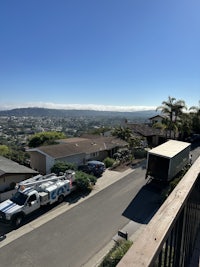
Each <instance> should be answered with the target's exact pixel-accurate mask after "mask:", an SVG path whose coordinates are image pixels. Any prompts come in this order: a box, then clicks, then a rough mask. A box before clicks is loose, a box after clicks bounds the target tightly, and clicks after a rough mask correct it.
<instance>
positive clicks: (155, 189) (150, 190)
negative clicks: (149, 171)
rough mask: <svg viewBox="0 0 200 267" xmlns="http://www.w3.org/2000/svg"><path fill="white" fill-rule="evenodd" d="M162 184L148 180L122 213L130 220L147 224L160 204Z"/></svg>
mask: <svg viewBox="0 0 200 267" xmlns="http://www.w3.org/2000/svg"><path fill="white" fill-rule="evenodd" d="M162 190H163V186H162V187H160V185H159V186H158V185H156V184H155V182H150V183H148V184H146V185H145V186H143V187H142V188H141V190H140V191H139V192H138V194H137V195H136V196H135V198H134V199H133V200H132V201H131V203H130V204H129V205H128V207H127V208H126V209H125V210H124V212H123V213H122V215H123V216H124V217H126V218H128V219H130V220H132V221H135V222H138V223H142V224H148V222H149V221H150V220H151V218H152V217H153V216H154V214H155V213H156V212H157V210H158V209H159V208H160V206H161V205H162V195H161V192H162Z"/></svg>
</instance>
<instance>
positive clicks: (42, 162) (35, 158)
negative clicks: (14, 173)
mask: <svg viewBox="0 0 200 267" xmlns="http://www.w3.org/2000/svg"><path fill="white" fill-rule="evenodd" d="M29 153H30V162H31V168H32V169H34V170H36V171H38V172H39V173H41V174H46V156H45V155H43V154H41V153H38V152H37V151H31V152H29Z"/></svg>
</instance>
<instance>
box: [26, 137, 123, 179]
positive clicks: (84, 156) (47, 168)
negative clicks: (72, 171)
mask: <svg viewBox="0 0 200 267" xmlns="http://www.w3.org/2000/svg"><path fill="white" fill-rule="evenodd" d="M58 142H59V143H58V144H55V145H47V146H40V147H37V148H31V149H28V150H27V152H28V153H29V154H30V164H31V167H32V168H33V169H35V170H37V171H38V172H39V173H41V174H48V173H50V172H51V168H52V167H53V165H54V164H55V162H56V161H64V162H67V163H73V164H75V165H77V166H78V165H81V164H84V163H85V162H87V161H89V160H100V161H103V160H104V159H105V158H106V157H111V156H112V155H113V154H114V153H116V151H117V150H118V149H119V148H124V147H127V146H128V143H127V142H125V141H123V140H121V139H119V138H116V137H105V136H98V137H97V136H92V137H91V136H88V137H75V138H68V139H63V140H58Z"/></svg>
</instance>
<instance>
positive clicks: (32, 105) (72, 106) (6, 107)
mask: <svg viewBox="0 0 200 267" xmlns="http://www.w3.org/2000/svg"><path fill="white" fill-rule="evenodd" d="M17 108H49V109H64V110H95V111H116V112H134V111H148V110H153V111H155V110H156V107H154V106H110V105H94V104H88V105H80V104H66V105H65V104H54V103H27V104H21V105H15V104H13V105H11V104H10V105H0V110H2V111H3V110H12V109H17Z"/></svg>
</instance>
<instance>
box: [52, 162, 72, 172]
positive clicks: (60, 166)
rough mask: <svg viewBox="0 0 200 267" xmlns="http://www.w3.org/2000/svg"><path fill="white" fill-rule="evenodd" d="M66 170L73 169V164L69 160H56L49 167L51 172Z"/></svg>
mask: <svg viewBox="0 0 200 267" xmlns="http://www.w3.org/2000/svg"><path fill="white" fill-rule="evenodd" d="M66 170H75V165H74V164H72V163H69V162H64V161H57V162H56V163H55V164H54V165H53V167H52V168H51V172H53V173H55V174H59V173H60V172H65V171H66Z"/></svg>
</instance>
